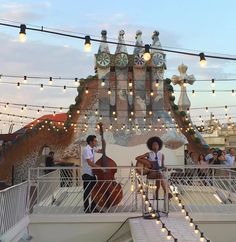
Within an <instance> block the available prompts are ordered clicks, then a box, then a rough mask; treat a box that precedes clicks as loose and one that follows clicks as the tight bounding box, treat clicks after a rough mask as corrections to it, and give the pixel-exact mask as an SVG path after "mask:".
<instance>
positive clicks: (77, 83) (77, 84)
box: [75, 77, 80, 87]
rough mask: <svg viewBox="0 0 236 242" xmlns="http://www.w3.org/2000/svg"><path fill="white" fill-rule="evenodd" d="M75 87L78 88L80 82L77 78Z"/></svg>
mask: <svg viewBox="0 0 236 242" xmlns="http://www.w3.org/2000/svg"><path fill="white" fill-rule="evenodd" d="M75 86H77V87H79V86H80V82H79V81H78V78H77V77H76V78H75Z"/></svg>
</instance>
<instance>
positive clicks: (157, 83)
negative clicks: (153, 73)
mask: <svg viewBox="0 0 236 242" xmlns="http://www.w3.org/2000/svg"><path fill="white" fill-rule="evenodd" d="M155 85H156V87H158V86H159V80H158V79H156V84H155Z"/></svg>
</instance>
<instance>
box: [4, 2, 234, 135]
mask: <svg viewBox="0 0 236 242" xmlns="http://www.w3.org/2000/svg"><path fill="white" fill-rule="evenodd" d="M235 9H236V1H234V0H226V1H221V0H208V1H206V0H205V1H204V0H198V1H193V0H192V1H190V0H188V1H187V0H182V1H171V0H167V1H159V0H156V1H148V2H145V1H139V0H138V1H133V0H132V1H127V0H126V1H124V0H120V1H94V0H90V1H87V2H86V1H81V0H79V1H68V0H67V1H64V0H60V1H36V0H34V1H26V0H25V1H6V0H5V1H1V0H0V19H7V20H11V21H16V22H20V23H25V24H32V25H37V26H45V27H51V28H54V29H61V30H68V31H73V32H76V33H82V34H89V35H94V36H98V37H99V36H100V32H101V30H102V29H107V31H108V38H111V39H115V40H116V39H117V35H118V31H119V30H120V29H124V30H125V32H126V35H125V39H126V40H127V41H134V37H135V32H136V30H138V29H140V30H142V32H143V40H144V42H145V43H151V34H152V32H153V31H154V30H158V31H159V32H160V40H161V43H162V45H163V46H164V47H173V48H180V49H189V50H199V51H203V52H207V53H222V54H227V55H234V56H235V55H236V53H235V49H236V48H235V40H236V32H235V31H234V29H235ZM0 33H1V35H0V43H1V45H0V53H1V55H0V73H2V74H17V75H40V76H68V77H73V76H77V77H79V78H81V77H86V76H88V75H90V74H94V57H93V55H94V53H96V52H97V49H98V46H97V45H96V44H93V51H92V52H91V53H89V54H86V53H84V52H83V41H80V40H77V39H70V38H64V37H56V36H52V35H48V34H43V33H35V32H30V31H28V32H27V42H26V43H24V44H22V43H19V42H18V41H17V39H18V30H16V29H10V28H7V27H2V26H0ZM114 48H115V46H114V47H111V50H114ZM129 52H130V53H131V52H132V49H129ZM182 62H183V63H185V64H186V65H188V67H189V69H188V73H189V74H194V75H195V77H196V78H199V79H211V78H215V79H218V78H236V73H235V72H236V62H230V61H220V60H213V59H208V65H207V68H204V69H203V68H200V67H199V63H198V58H195V57H186V56H180V55H172V54H167V68H168V69H167V71H166V75H165V76H166V77H171V76H172V75H173V74H178V71H177V67H178V65H179V64H181V63H182ZM64 82H65V81H64ZM64 82H63V81H60V83H58V84H61V85H64V84H68V82H66V83H64ZM45 83H47V80H45ZM203 88H204V89H211V86H210V83H200V82H195V83H194V85H193V86H192V87H190V88H189V89H190V90H192V89H203ZM223 88H224V89H236V85H235V81H234V82H227V83H222V82H221V83H217V82H216V88H215V89H216V90H217V89H223ZM176 90H178V88H177V87H176ZM0 95H1V101H8V102H18V103H28V104H40V105H43V104H45V103H47V104H48V105H52V106H53V105H57V106H69V105H70V104H71V103H73V102H74V98H75V96H76V95H77V94H76V92H75V91H67V92H66V93H64V94H63V93H62V91H61V90H52V89H48V90H46V89H45V90H44V91H43V92H40V91H39V90H38V89H35V88H30V87H25V88H21V90H20V91H19V90H16V88H15V87H12V86H7V85H1V86H0ZM190 96H191V94H190ZM235 98H236V97H231V95H229V94H216V97H212V96H210V94H199V95H197V96H196V97H194V98H192V97H191V102H192V107H196V106H198V107H199V106H214V105H220V106H222V105H233V104H234V103H235ZM0 111H4V110H3V109H2V108H1V107H0ZM9 112H12V113H16V112H17V110H16V109H12V110H9ZM194 112H196V111H194ZM194 112H193V111H192V113H193V115H198V113H197V112H196V113H194ZM216 112H218V111H216ZM219 112H220V111H219ZM230 112H231V113H236V110H234V109H233V108H232V109H231V111H230ZM25 113H26V114H27V115H31V116H36V117H37V116H38V115H37V113H35V112H29V111H28V112H25ZM221 113H222V110H221ZM2 118H3V117H2ZM2 129H3V130H4V129H5V128H2ZM0 130H1V127H0Z"/></svg>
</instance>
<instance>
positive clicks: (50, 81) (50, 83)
mask: <svg viewBox="0 0 236 242" xmlns="http://www.w3.org/2000/svg"><path fill="white" fill-rule="evenodd" d="M48 83H49V85H52V77H49V81H48Z"/></svg>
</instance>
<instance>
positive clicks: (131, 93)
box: [129, 88, 133, 96]
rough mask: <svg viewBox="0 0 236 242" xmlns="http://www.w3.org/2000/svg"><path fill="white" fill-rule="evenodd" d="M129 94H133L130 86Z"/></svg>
mask: <svg viewBox="0 0 236 242" xmlns="http://www.w3.org/2000/svg"><path fill="white" fill-rule="evenodd" d="M129 95H131V96H132V95H133V90H132V88H131V89H130V90H129Z"/></svg>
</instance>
